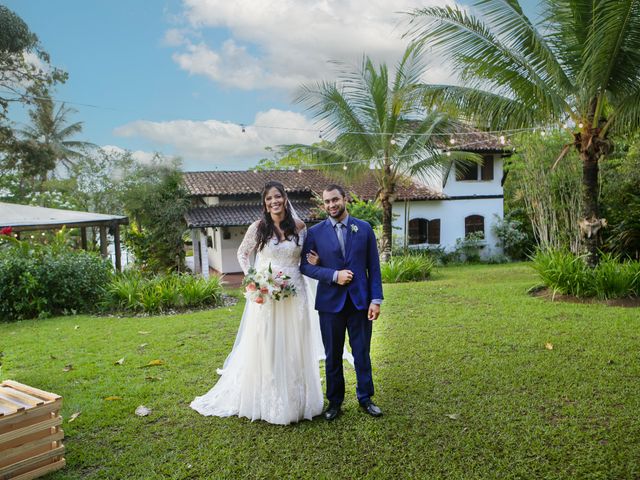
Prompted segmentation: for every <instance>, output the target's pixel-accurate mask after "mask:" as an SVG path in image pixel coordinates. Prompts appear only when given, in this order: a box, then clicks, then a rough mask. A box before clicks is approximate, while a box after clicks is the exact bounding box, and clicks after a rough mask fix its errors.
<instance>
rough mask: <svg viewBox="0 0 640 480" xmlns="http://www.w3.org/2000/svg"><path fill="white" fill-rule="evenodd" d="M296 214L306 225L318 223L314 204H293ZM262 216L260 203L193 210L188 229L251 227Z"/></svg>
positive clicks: (189, 213) (186, 217)
mask: <svg viewBox="0 0 640 480" xmlns="http://www.w3.org/2000/svg"><path fill="white" fill-rule="evenodd" d="M293 205H294V207H295V209H296V212H297V213H298V215H299V216H300V218H301V220H302V221H303V222H306V223H310V222H314V221H316V220H317V219H316V217H315V215H314V209H315V207H316V205H315V203H313V202H293ZM261 215H262V207H261V205H260V203H259V202H256V203H249V204H247V203H245V204H228V205H216V206H212V207H198V208H192V209H191V210H189V211H188V212H187V213H186V215H185V220H186V221H187V226H188V228H204V227H233V226H241V225H250V224H252V223H253V222H254V221H256V220H257V219H258V218H260V216H261Z"/></svg>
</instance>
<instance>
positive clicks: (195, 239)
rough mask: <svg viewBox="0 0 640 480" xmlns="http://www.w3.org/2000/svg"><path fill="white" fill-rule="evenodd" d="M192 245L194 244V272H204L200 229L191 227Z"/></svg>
mask: <svg viewBox="0 0 640 480" xmlns="http://www.w3.org/2000/svg"><path fill="white" fill-rule="evenodd" d="M191 245H193V273H195V274H198V273H201V272H202V261H201V260H200V229H199V228H192V229H191Z"/></svg>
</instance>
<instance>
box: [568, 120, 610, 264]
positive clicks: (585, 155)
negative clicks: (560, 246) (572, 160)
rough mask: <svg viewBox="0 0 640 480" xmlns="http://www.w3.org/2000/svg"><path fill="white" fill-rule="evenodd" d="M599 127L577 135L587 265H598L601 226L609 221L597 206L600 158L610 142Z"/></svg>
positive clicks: (583, 235)
mask: <svg viewBox="0 0 640 480" xmlns="http://www.w3.org/2000/svg"><path fill="white" fill-rule="evenodd" d="M599 133H600V132H599V130H598V129H597V128H588V129H585V130H584V131H583V132H581V133H578V134H576V136H575V145H576V148H577V149H578V152H579V154H580V159H581V160H582V216H583V218H582V220H581V221H580V233H581V235H582V244H583V246H584V249H585V250H586V253H587V259H586V261H587V264H588V265H589V266H590V267H592V268H593V267H595V266H597V265H598V260H599V248H600V229H601V228H602V227H604V226H606V220H604V219H601V218H600V209H599V205H598V197H599V188H600V186H599V184H598V161H599V160H600V157H602V156H603V155H604V154H606V152H607V148H608V141H607V140H606V139H605V140H602V139H600V138H599V136H598V135H599Z"/></svg>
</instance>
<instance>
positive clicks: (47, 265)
mask: <svg viewBox="0 0 640 480" xmlns="http://www.w3.org/2000/svg"><path fill="white" fill-rule="evenodd" d="M64 235H65V233H63V234H61V236H64ZM5 242H8V244H7V243H5V245H4V248H2V249H1V250H0V298H2V302H0V319H1V320H20V319H26V318H35V317H47V316H50V315H57V314H69V313H77V312H91V311H94V310H95V308H96V304H97V303H98V302H99V301H100V299H101V298H102V295H103V293H104V289H105V287H106V285H107V284H108V282H109V280H110V278H111V275H112V270H113V267H112V266H111V263H110V261H109V260H107V259H103V258H101V257H100V256H99V255H98V254H97V253H94V252H86V251H84V250H72V249H70V248H68V247H66V246H65V245H64V243H65V240H60V239H58V240H56V241H54V243H53V244H52V245H32V244H30V243H28V242H21V241H18V240H15V239H11V240H5Z"/></svg>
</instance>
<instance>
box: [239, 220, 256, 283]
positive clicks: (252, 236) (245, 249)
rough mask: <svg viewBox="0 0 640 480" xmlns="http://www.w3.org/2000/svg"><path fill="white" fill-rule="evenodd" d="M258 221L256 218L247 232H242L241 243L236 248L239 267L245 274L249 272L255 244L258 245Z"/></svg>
mask: <svg viewBox="0 0 640 480" xmlns="http://www.w3.org/2000/svg"><path fill="white" fill-rule="evenodd" d="M259 223H260V220H257V221H255V222H253V223H252V224H251V225H250V226H249V228H248V229H247V233H245V234H244V238H243V239H242V243H241V244H240V247H239V248H238V263H240V268H242V271H243V272H244V274H245V275H246V274H247V273H248V272H249V267H250V266H251V255H252V254H253V253H254V252H255V250H256V246H257V245H258V239H257V238H256V233H257V231H258V224H259Z"/></svg>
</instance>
